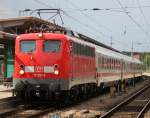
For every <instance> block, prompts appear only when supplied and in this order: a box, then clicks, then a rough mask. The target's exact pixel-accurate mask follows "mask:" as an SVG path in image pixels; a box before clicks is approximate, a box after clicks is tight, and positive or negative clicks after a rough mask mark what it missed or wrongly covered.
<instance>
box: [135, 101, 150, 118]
mask: <svg viewBox="0 0 150 118" xmlns="http://www.w3.org/2000/svg"><path fill="white" fill-rule="evenodd" d="M149 106H150V100H148V102H147V103H146V105H145V106H144V107H143V109H142V110H141V111H140V113H139V114H138V116H137V117H136V118H144V117H143V116H144V113H145V111H146V110H147V109H148V108H149Z"/></svg>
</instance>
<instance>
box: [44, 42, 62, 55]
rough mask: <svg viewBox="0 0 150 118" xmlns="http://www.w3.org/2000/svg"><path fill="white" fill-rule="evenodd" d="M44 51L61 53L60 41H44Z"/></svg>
mask: <svg viewBox="0 0 150 118" xmlns="http://www.w3.org/2000/svg"><path fill="white" fill-rule="evenodd" d="M43 48H44V51H45V52H53V53H57V52H59V51H60V41H58V40H48V41H44V47H43Z"/></svg>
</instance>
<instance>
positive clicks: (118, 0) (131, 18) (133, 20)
mask: <svg viewBox="0 0 150 118" xmlns="http://www.w3.org/2000/svg"><path fill="white" fill-rule="evenodd" d="M116 1H117V2H118V4H119V5H120V7H121V8H122V9H123V10H124V11H125V14H126V15H127V16H128V17H129V18H130V20H131V21H132V22H133V23H134V24H135V25H136V26H137V27H138V28H139V29H140V30H141V31H142V32H143V33H144V34H145V35H146V36H147V37H148V38H150V34H149V33H148V32H147V31H146V30H145V29H144V28H143V27H142V26H141V25H140V24H139V23H138V22H137V21H136V20H135V19H134V18H133V17H132V16H131V15H130V14H128V13H126V9H125V7H124V6H123V5H122V3H121V2H120V0H116Z"/></svg>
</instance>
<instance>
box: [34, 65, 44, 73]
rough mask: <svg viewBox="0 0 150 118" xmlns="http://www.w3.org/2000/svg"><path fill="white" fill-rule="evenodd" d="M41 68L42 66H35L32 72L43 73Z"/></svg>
mask: <svg viewBox="0 0 150 118" xmlns="http://www.w3.org/2000/svg"><path fill="white" fill-rule="evenodd" d="M43 70H44V69H43V67H42V66H35V68H34V71H35V72H43Z"/></svg>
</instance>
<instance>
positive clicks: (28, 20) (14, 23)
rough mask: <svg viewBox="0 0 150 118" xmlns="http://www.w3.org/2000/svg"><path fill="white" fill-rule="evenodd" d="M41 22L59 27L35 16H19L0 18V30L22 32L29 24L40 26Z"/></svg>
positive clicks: (13, 32)
mask: <svg viewBox="0 0 150 118" xmlns="http://www.w3.org/2000/svg"><path fill="white" fill-rule="evenodd" d="M43 24H44V25H48V26H50V27H52V28H53V27H59V28H61V27H60V26H58V25H56V24H53V23H50V22H48V21H45V20H42V19H40V18H37V17H19V18H9V19H0V30H1V31H4V32H9V33H12V34H23V33H25V32H26V30H27V29H29V28H30V27H31V26H32V27H34V26H39V27H40V26H41V25H43Z"/></svg>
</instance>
